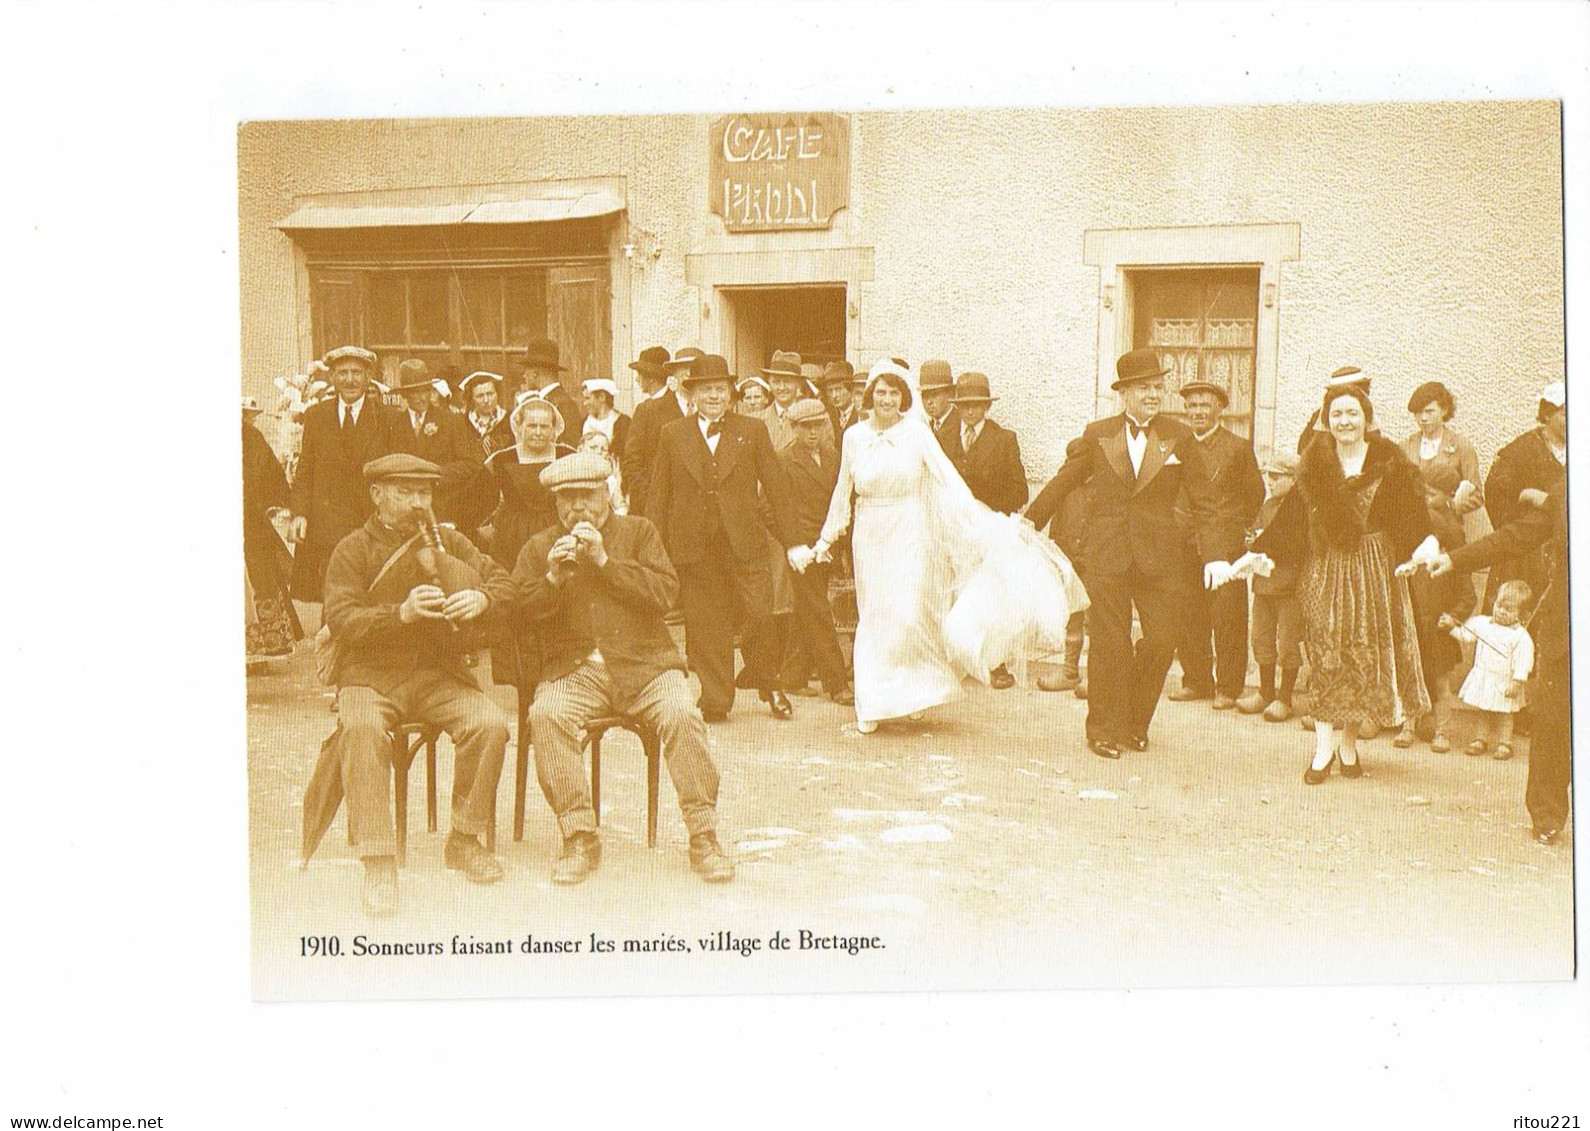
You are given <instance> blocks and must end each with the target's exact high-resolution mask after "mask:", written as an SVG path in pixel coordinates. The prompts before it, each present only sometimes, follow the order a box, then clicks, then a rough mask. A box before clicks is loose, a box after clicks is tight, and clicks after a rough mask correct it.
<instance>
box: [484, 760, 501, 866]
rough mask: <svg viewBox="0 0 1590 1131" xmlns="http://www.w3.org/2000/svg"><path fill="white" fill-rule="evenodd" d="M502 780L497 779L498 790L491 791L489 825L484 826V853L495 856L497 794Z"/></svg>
mask: <svg viewBox="0 0 1590 1131" xmlns="http://www.w3.org/2000/svg"><path fill="white" fill-rule="evenodd" d="M501 783H502V779H501V778H500V777H499V778H498V789H494V790H492V791H491V824H489V825H487V826H486V851H487V852H490V853H492V854H494V855H495V853H496V851H497V794H498V792H499V790H500V788H501Z"/></svg>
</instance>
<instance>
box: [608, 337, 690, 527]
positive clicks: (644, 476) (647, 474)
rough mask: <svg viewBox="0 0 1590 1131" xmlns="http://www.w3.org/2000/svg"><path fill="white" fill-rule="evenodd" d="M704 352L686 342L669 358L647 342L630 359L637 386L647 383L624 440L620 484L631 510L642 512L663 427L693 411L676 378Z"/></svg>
mask: <svg viewBox="0 0 1590 1131" xmlns="http://www.w3.org/2000/svg"><path fill="white" fill-rule="evenodd" d="M705 356H706V354H704V353H702V352H701V351H700V350H698V349H697V348H696V347H695V346H686V347H685V348H684V349H682V350H680V351H679V354H678V356H677V357H674V358H669V356H668V351H667V350H666V349H664V348H663V347H662V346H649V347H647V348H646V349H644V350H642V351H641V359H640V360H639V361H635V362H631V363H630V366H631V368H633V369H634V370H635V372H636V373H638V374H640V380H641V388H642V389H645V388H646V387H647V386H648V384H649V385H650V386H651V388H650V390H649V391H648V392H647V394H646V399H645V400H643V401H641V402H640V403H639V404H638V405H636V406H635V414H634V416H632V417H630V421H629V439H628V440H626V441H625V442H624V456H623V460H624V466H623V472H624V486H625V487H626V488H628V490H629V510H630V513H631V514H645V513H646V492H647V488H648V487H649V485H650V483H651V469H652V464H653V462H654V461H655V460H656V458H657V438H658V437H659V436H660V435H661V434H662V430H663V427H664V426H665V425H668V424H672V423H673V422H674V421H675V420H681V419H683V418H684V417H687V416H689V415H690V414H691V413H692V412H694V411H695V410H694V409H693V408H691V407H690V396H689V394H687V393H685V392H682V391H681V390H680V387H679V384H678V382H679V379H680V377H682V376H683V375H685V374H687V373H688V372H689V370H690V366H691V365H692V364H693V363H694V362H695V361H697V360H698V359H700V358H702V357H705Z"/></svg>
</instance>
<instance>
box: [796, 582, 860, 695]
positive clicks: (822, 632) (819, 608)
mask: <svg viewBox="0 0 1590 1131" xmlns="http://www.w3.org/2000/svg"><path fill="white" fill-rule="evenodd" d="M829 572H830V567H829V566H828V565H827V564H825V563H823V562H813V563H812V564H811V565H809V566H807V567H806V572H805V573H797V574H796V575H795V577H794V582H795V633H794V638H793V640H792V643H791V647H790V650H789V654H788V655H787V656H786V657H785V660H784V670H783V672H782V673H781V675H780V677H779V684H780V686H783V687H804V686H805V685H806V677H807V673H808V671H809V670H810V669H812V668H815V669H816V671H817V678H818V679H820V680H822V681H823V690H824V691H826V692H828V694H830V695H832V694H834V693H835V692H837V691H843V690H844V689H845V687H846V686H847V685H848V684H849V683H850V679H849V677H848V676H847V675H846V674H845V654H844V653H843V652H842V651H840V649H839V634H838V633H837V632H835V631H834V610H833V607H832V606H831V605H829V603H828V575H829Z"/></svg>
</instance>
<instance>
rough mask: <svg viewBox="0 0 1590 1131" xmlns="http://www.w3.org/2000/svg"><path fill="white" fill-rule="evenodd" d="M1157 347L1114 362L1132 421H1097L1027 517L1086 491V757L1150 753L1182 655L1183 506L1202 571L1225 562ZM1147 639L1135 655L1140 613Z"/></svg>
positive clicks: (1204, 480) (1209, 498)
mask: <svg viewBox="0 0 1590 1131" xmlns="http://www.w3.org/2000/svg"><path fill="white" fill-rule="evenodd" d="M1169 372H1170V370H1169V369H1168V368H1167V367H1165V366H1164V365H1162V364H1161V363H1160V359H1159V353H1158V351H1157V350H1153V349H1136V350H1132V351H1131V352H1130V353H1126V354H1123V355H1122V356H1121V358H1120V359H1119V360H1118V361H1117V362H1116V365H1115V373H1116V380H1115V383H1114V384H1113V385H1111V386H1110V387H1111V388H1112V389H1114V390H1115V391H1116V392H1117V393H1119V394H1120V395H1121V403H1122V407H1123V409H1124V411H1123V412H1121V413H1118V414H1116V415H1115V416H1110V417H1106V418H1105V419H1103V420H1095V421H1094V422H1093V423H1092V424H1090V425H1088V426H1087V428H1086V429H1084V430H1083V433H1082V435H1081V436H1079V437H1078V438H1077V439H1075V440H1073V441H1071V443H1070V444H1068V445H1067V446H1066V461H1065V463H1064V465H1062V466H1061V468H1060V470H1059V471H1058V472H1057V473H1056V474H1055V477H1054V478H1053V479H1051V480H1050V481H1049V484H1048V486H1046V487H1045V488H1044V489H1043V490H1042V491H1040V492H1039V493H1038V497H1037V498H1036V499H1034V500H1033V501H1032V505H1031V506H1030V507H1028V508H1027V517H1028V518H1029V519H1031V520H1032V523H1033V525H1034V526H1037V527H1038V528H1039V529H1042V528H1043V526H1044V525H1045V524H1046V523H1047V522H1048V521H1049V520H1050V519H1051V518H1053V517H1054V515H1055V513H1056V512H1057V511H1059V509H1060V507H1061V505H1062V504H1063V503H1064V502H1065V500H1066V497H1067V496H1068V495H1070V494H1071V493H1072V492H1073V491H1075V490H1077V489H1078V488H1079V487H1080V488H1084V491H1083V495H1084V498H1085V502H1084V504H1083V511H1082V514H1081V515H1080V516H1079V521H1078V526H1079V527H1080V528H1081V529H1082V531H1083V534H1082V554H1081V561H1082V563H1083V572H1082V583H1083V585H1085V586H1086V587H1087V591H1088V596H1089V598H1090V599H1091V600H1092V607H1091V608H1089V610H1088V634H1089V637H1090V644H1089V647H1090V649H1091V656H1090V658H1089V660H1088V670H1089V672H1090V679H1089V683H1090V685H1091V695H1090V697H1089V699H1088V722H1087V743H1088V749H1089V750H1091V751H1092V752H1093V753H1094V754H1097V755H1098V756H1099V757H1101V758H1119V757H1120V756H1121V751H1122V750H1124V749H1132V750H1139V751H1140V750H1146V749H1148V727H1149V723H1150V722H1151V721H1152V720H1153V717H1154V708H1155V707H1156V706H1157V705H1158V703H1159V696H1160V692H1161V691H1162V690H1164V687H1165V674H1166V673H1167V672H1168V671H1169V670H1170V662H1171V657H1172V656H1173V655H1174V653H1175V651H1176V639H1177V627H1178V624H1179V619H1180V617H1179V612H1178V607H1177V606H1178V601H1179V600H1180V599H1181V596H1180V595H1181V592H1182V590H1180V588H1179V587H1178V585H1177V578H1176V570H1177V567H1178V565H1179V564H1180V563H1181V562H1184V561H1185V560H1186V559H1185V557H1184V556H1183V555H1184V554H1185V552H1186V551H1185V542H1184V541H1183V539H1184V538H1185V537H1186V535H1185V534H1184V533H1183V531H1182V528H1181V527H1180V526H1179V525H1178V523H1177V521H1176V514H1175V510H1176V505H1177V501H1178V498H1179V497H1181V496H1183V495H1185V498H1186V505H1187V507H1188V509H1189V510H1190V511H1191V513H1192V527H1193V535H1194V538H1195V540H1196V546H1197V551H1198V555H1199V557H1200V558H1201V560H1202V561H1204V562H1205V563H1206V565H1205V574H1206V578H1205V584H1206V585H1207V584H1208V578H1207V575H1208V573H1209V568H1208V565H1207V563H1210V562H1214V561H1216V560H1218V559H1219V558H1220V555H1219V554H1218V553H1217V552H1216V551H1215V548H1214V545H1213V540H1212V538H1211V533H1210V532H1211V520H1212V518H1213V515H1214V503H1213V493H1212V488H1211V486H1210V482H1209V476H1208V473H1207V471H1206V470H1205V467H1204V461H1203V458H1202V456H1201V454H1200V452H1199V448H1198V442H1197V440H1196V439H1194V437H1193V434H1192V430H1191V429H1190V428H1188V427H1187V425H1185V424H1182V423H1181V422H1180V421H1177V420H1173V419H1171V418H1169V417H1166V416H1162V415H1160V412H1159V407H1160V401H1161V400H1162V399H1163V397H1164V395H1165V375H1166V374H1167V373H1169ZM1134 606H1135V607H1136V609H1137V615H1138V620H1139V622H1140V623H1141V624H1142V629H1143V638H1142V639H1141V640H1140V641H1139V642H1138V644H1137V646H1136V649H1135V650H1134V648H1133V646H1132V609H1133V607H1134Z"/></svg>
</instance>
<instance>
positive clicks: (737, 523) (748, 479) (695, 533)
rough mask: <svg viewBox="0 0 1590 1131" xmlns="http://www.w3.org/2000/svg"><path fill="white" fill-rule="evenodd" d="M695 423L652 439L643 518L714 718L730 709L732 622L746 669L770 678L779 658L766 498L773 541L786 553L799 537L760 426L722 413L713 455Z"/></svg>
mask: <svg viewBox="0 0 1590 1131" xmlns="http://www.w3.org/2000/svg"><path fill="white" fill-rule="evenodd" d="M698 419H699V418H698V417H696V416H690V417H686V418H685V419H683V420H676V421H674V422H673V423H671V424H669V425H667V426H666V427H665V428H663V430H662V433H661V435H660V436H659V437H658V446H657V456H656V459H655V460H654V461H653V464H652V474H651V483H650V484H649V486H648V487H647V491H646V510H645V515H646V517H647V518H649V519H651V520H652V522H654V523H655V524H656V525H657V527H658V529H659V530H661V531H662V535H663V543H664V545H665V546H666V548H667V550H668V557H669V558H670V559H671V560H672V561H673V563H674V565H675V566H676V567H678V570H679V581H680V592H679V605H680V611H681V612H683V613H684V618H685V654H686V656H687V657H688V658H689V661H690V667H691V669H692V670H693V671H695V673H696V674H697V675H698V676H700V678H701V709H702V710H703V711H704V712H706V713H708V714H713V715H718V714H726V713H727V712H728V710H729V708H730V707H731V706H733V704H734V630H735V628H736V626H737V625H738V626H740V627H741V633H740V636H741V650H742V652H744V653H747V654H746V655H745V663H746V666H747V667H749V668H752V669H753V670H755V671H757V672H765V673H768V677H769V678H771V677H772V675H773V674H774V673H776V671H777V669H778V663H779V660H780V658H781V656H780V651H781V649H780V644H779V641H778V640H777V639H776V634H775V633H773V632H772V631H770V628H769V626H768V624H767V623H766V622H767V621H768V619H769V617H770V616H771V613H772V609H773V587H772V579H771V577H770V576H769V573H768V533H769V530H768V526H767V525H766V523H765V522H764V520H763V510H762V501H763V497H764V496H765V498H766V502H767V513H768V516H769V518H770V519H771V521H772V526H773V529H772V532H771V533H772V535H773V537H774V538H775V539H777V540H778V542H780V543H781V544H782V545H784V546H793V545H795V544H796V539H795V537H794V535H793V534H792V533H791V531H790V521H789V484H788V480H787V479H786V478H785V473H784V468H783V465H781V464H780V463H779V461H778V456H777V455H776V454H775V453H774V451H773V443H772V441H771V440H770V439H769V438H768V434H767V429H766V428H765V427H764V426H763V424H762V422H761V421H759V420H751V419H749V418H748V417H744V416H739V415H736V414H734V413H729V414H727V415H725V416H724V417H723V419H722V421H721V422H720V423H721V425H722V433H721V435H720V436H719V438H718V450H717V454H716V455H714V454H713V452H712V450H711V449H710V448H709V447H708V445H707V441H706V438H705V437H704V436H703V435H702V432H701V426H700V425H699V424H698V423H697V421H698ZM725 599H727V600H728V603H729V604H728V607H727V608H725ZM764 690H768V689H764Z"/></svg>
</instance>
